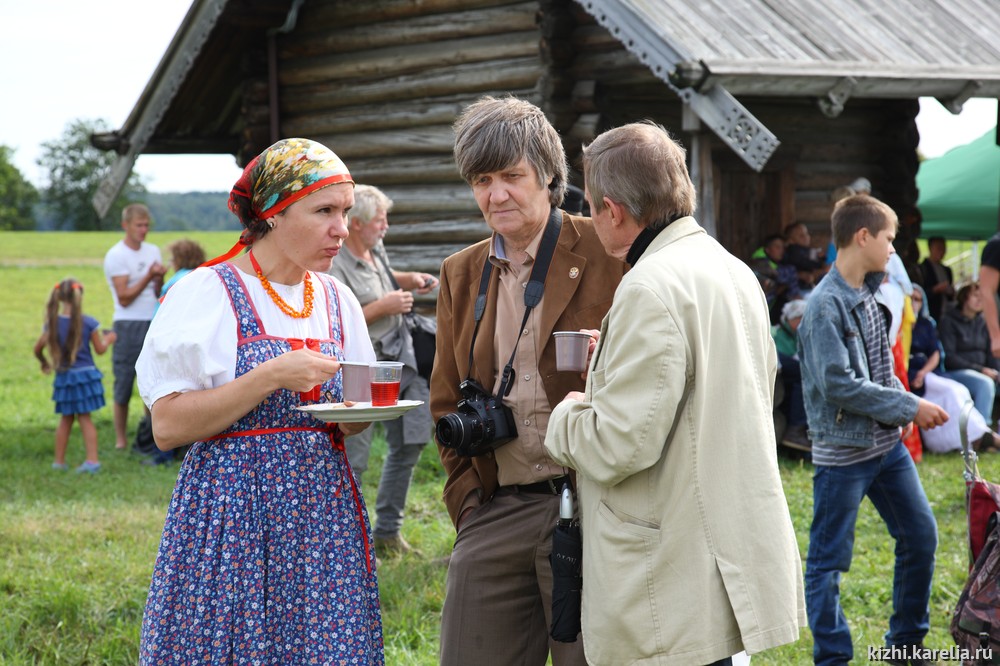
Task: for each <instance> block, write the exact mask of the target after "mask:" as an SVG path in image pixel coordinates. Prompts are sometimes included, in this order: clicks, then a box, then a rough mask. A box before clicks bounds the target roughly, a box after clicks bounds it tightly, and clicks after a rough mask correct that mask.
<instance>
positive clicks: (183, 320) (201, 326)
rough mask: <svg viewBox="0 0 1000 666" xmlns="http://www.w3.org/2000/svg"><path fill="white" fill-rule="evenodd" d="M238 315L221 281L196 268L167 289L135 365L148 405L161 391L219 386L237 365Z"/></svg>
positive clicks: (156, 398) (176, 391) (160, 395)
mask: <svg viewBox="0 0 1000 666" xmlns="http://www.w3.org/2000/svg"><path fill="white" fill-rule="evenodd" d="M236 342H237V329H236V317H235V315H234V314H233V309H232V307H231V306H230V302H229V296H228V294H227V292H226V289H225V286H224V285H223V284H222V281H221V280H220V279H219V277H218V276H217V275H216V274H215V272H214V271H212V270H210V269H208V268H199V269H197V270H195V271H192V272H191V273H190V274H189V275H187V276H186V277H185V278H184V279H183V280H180V281H178V282H177V283H176V284H175V285H174V286H173V287H172V288H171V289H170V295H169V297H168V298H166V299H165V300H164V301H163V303H162V304H161V305H160V308H159V310H157V312H156V316H155V317H153V321H152V323H151V324H150V327H149V333H147V334H146V341H145V343H144V344H143V347H142V352H141V353H140V354H139V359H138V360H137V361H136V365H135V370H136V377H137V380H138V385H139V395H140V396H141V397H142V401H143V402H144V403H146V405H147V406H149V407H152V405H153V403H154V402H156V401H157V400H158V399H160V398H162V397H163V396H165V395H170V394H171V393H183V392H186V391H197V390H202V389H208V388H215V387H217V386H221V385H222V384H225V383H226V382H228V381H232V379H233V377H234V376H235V368H236Z"/></svg>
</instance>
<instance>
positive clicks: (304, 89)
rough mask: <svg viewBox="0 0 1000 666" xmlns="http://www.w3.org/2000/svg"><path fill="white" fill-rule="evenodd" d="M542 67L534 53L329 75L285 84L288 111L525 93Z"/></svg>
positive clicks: (284, 100) (283, 96)
mask: <svg viewBox="0 0 1000 666" xmlns="http://www.w3.org/2000/svg"><path fill="white" fill-rule="evenodd" d="M541 73H542V67H541V63H539V62H538V58H537V57H534V56H530V57H524V58H503V59H499V60H496V61H493V62H477V63H469V64H465V65H457V66H455V67H435V68H431V69H428V70H427V71H424V72H419V73H416V74H401V75H399V76H392V77H388V78H385V79H380V80H373V81H353V80H352V81H328V82H323V83H316V84H312V85H308V86H295V87H291V86H290V87H287V88H285V89H283V90H282V94H281V99H282V103H281V109H282V113H283V114H284V113H289V114H292V115H296V114H300V113H304V112H308V111H317V110H327V109H333V108H337V107H344V106H356V105H362V104H373V103H376V102H385V101H396V102H405V101H407V100H413V99H421V98H428V97H439V96H444V95H455V94H461V93H476V92H483V93H485V92H487V91H504V90H506V91H511V92H516V93H518V94H519V96H521V95H524V94H527V91H528V90H529V89H531V88H533V87H534V86H535V84H536V83H537V82H538V77H539V76H541Z"/></svg>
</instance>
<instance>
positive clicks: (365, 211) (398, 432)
mask: <svg viewBox="0 0 1000 666" xmlns="http://www.w3.org/2000/svg"><path fill="white" fill-rule="evenodd" d="M391 209H392V200H391V199H389V197H387V196H386V195H385V194H384V193H383V192H382V191H380V190H378V189H377V188H375V187H372V186H370V185H358V186H357V187H356V188H355V190H354V207H353V208H352V209H351V211H350V214H349V216H350V220H349V224H348V228H349V230H350V235H349V236H348V237H347V238H346V239H345V240H344V245H343V247H342V249H341V251H340V253H339V254H338V255H337V256H336V257H335V258H334V261H333V266H332V267H331V268H330V273H331V274H332V275H334V276H335V277H337V278H339V279H340V280H341V281H342V282H344V283H345V284H346V285H347V286H348V287H350V288H351V291H353V292H354V294H355V295H356V296H357V297H358V301H359V302H360V303H361V307H362V310H363V311H364V313H365V322H366V323H367V324H368V335H369V337H370V338H371V341H372V346H373V347H374V348H375V354H376V356H378V359H379V360H380V361H401V362H402V363H403V378H402V381H401V382H400V389H399V398H400V399H401V400H422V401H423V402H424V404H423V405H421V406H419V407H417V408H415V409H411V410H410V411H408V412H406V414H404V415H403V416H401V417H399V418H398V419H394V420H392V421H386V422H384V424H383V425H384V426H385V438H386V442H387V444H388V452H387V454H386V459H385V463H384V464H383V466H382V478H381V480H380V481H379V486H378V495H377V496H376V499H375V516H376V518H375V527H374V535H373V536H374V538H373V541H374V545H375V552H376V553H377V554H378V555H379V556H380V557H386V556H388V555H390V554H405V553H407V552H409V551H411V550H412V548H411V547H410V544H408V543H407V542H406V540H405V539H404V538H403V536H402V534H400V528H401V527H402V524H403V512H404V509H405V506H406V494H407V492H408V490H409V488H410V479H411V478H412V476H413V468H414V467H415V466H416V464H417V461H418V460H419V459H420V452H421V451H422V450H423V447H424V445H425V444H426V443H427V441H428V440H429V439H430V436H431V425H432V424H431V415H430V410H429V407H428V405H427V402H428V396H429V390H428V386H427V380H426V379H424V378H423V377H421V376H420V375H419V374H417V370H416V368H417V364H416V358H415V357H414V354H413V341H412V339H411V338H410V333H409V329H408V328H407V325H406V321H405V315H406V314H407V313H409V312H410V311H412V309H413V294H412V293H410V291H407V290H414V291H416V292H417V293H418V294H425V293H427V292H429V291H430V290H432V289H434V288H435V287H436V286H437V283H438V281H437V278H435V277H434V276H433V275H429V274H427V273H416V272H399V271H393V270H392V269H391V267H390V266H389V260H388V258H387V257H386V255H385V249H384V248H383V247H382V238H383V236H385V233H386V230H387V229H388V228H389V221H388V213H389V211H390V210H391ZM371 440H372V429H371V428H368V429H366V430H364V431H363V432H362V433H360V434H358V435H355V436H353V437H348V438H347V439H346V440H345V442H344V445H345V447H346V449H347V458H348V460H349V461H350V463H351V468H352V469H353V470H354V474H355V476H357V478H358V479H359V480H360V479H361V476H362V475H363V474H364V472H365V470H367V469H368V456H369V452H370V449H371Z"/></svg>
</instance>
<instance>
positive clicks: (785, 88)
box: [92, 0, 1000, 208]
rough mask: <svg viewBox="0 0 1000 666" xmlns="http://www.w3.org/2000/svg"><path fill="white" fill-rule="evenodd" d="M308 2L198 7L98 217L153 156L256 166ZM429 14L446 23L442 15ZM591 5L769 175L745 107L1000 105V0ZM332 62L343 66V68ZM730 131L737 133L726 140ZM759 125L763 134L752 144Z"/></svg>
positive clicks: (127, 133)
mask: <svg viewBox="0 0 1000 666" xmlns="http://www.w3.org/2000/svg"><path fill="white" fill-rule="evenodd" d="M501 1H502V0H501ZM413 2H414V0H377V1H376V2H366V3H356V4H351V3H346V2H339V1H338V2H334V3H329V6H327V5H322V7H321V9H322V11H327V12H333V13H335V14H336V15H337V17H338V24H342V25H343V26H344V29H343V32H341V31H338V32H337V34H336V35H331V36H330V38H331V39H335V40H338V41H339V39H340V38H341V36H343V37H345V38H348V37H350V36H351V35H352V27H351V26H352V25H353V24H355V23H358V22H359V21H363V20H368V21H370V20H371V17H372V16H373V14H372V12H376V11H377V14H378V15H379V16H380V17H381V18H380V20H384V21H392V20H393V19H394V18H395V15H396V13H399V12H400V11H412V10H407V7H408V6H409V5H412V4H413ZM303 3H306V6H307V8H308V7H311V6H312V5H311V4H309V3H310V0H194V1H193V3H192V6H191V9H190V10H189V12H188V14H187V16H186V17H185V19H184V21H183V22H182V24H181V26H180V28H179V29H178V32H177V34H176V35H175V37H174V39H173V41H172V42H171V44H170V47H169V48H168V49H167V52H166V53H165V54H164V56H163V60H162V61H161V63H160V66H159V67H158V68H157V70H156V72H155V73H154V75H153V77H152V78H151V79H150V81H149V83H148V85H147V87H146V89H145V91H144V92H143V94H142V96H141V97H140V98H139V100H138V101H137V102H136V106H135V108H134V109H133V111H132V113H131V114H130V116H129V117H128V119H127V120H126V122H125V124H124V126H123V127H122V128H121V129H120V130H117V131H114V132H109V133H106V134H102V135H98V136H95V137H93V139H92V141H93V143H94V144H95V145H96V146H98V147H100V148H104V149H108V150H115V151H117V152H118V153H119V155H120V159H119V161H118V164H117V165H116V167H115V170H114V173H113V175H112V176H111V177H110V178H109V179H108V181H106V183H105V184H104V186H102V190H101V191H100V192H99V193H98V196H97V197H95V205H97V206H98V208H100V203H99V201H103V202H105V203H107V202H109V201H110V200H112V199H113V198H114V195H116V194H117V191H118V188H120V186H121V184H122V183H124V181H125V179H126V178H127V176H128V173H129V171H130V170H131V168H132V165H133V164H134V161H135V159H136V158H137V157H138V155H139V154H143V153H149V154H162V153H191V154H198V153H229V154H233V155H236V156H237V157H238V159H244V158H246V154H245V153H246V152H247V150H248V148H251V146H248V145H246V144H245V137H242V136H241V131H242V129H243V128H244V127H245V125H246V124H247V122H248V117H247V113H248V109H247V108H246V102H247V100H248V99H253V98H255V97H256V98H258V99H262V100H264V104H265V106H266V101H267V99H268V87H267V85H266V84H260V89H259V90H258V89H256V88H254V89H250V90H248V89H247V88H246V86H247V83H246V82H247V81H248V80H261V75H264V76H265V78H266V74H267V72H268V69H269V68H268V64H267V63H268V58H269V57H271V58H280V57H281V55H280V54H279V53H275V51H274V50H272V51H271V52H270V53H269V51H268V43H269V35H272V36H273V35H275V34H280V33H281V32H283V31H286V30H298V29H301V26H299V27H298V28H296V27H295V21H296V15H297V13H298V11H299V9H300V8H301V7H302V6H303ZM419 4H420V5H421V6H422V7H424V11H426V12H427V13H429V14H432V13H433V12H434V11H435V10H434V6H436V4H437V2H436V0H420V3H419ZM487 4H492V5H496V4H500V3H499V2H498V0H467V6H468V7H478V6H485V5H487ZM511 4H512V5H517V4H523V3H519V0H511ZM548 4H551V3H541V4H540V7H545V6H548ZM578 4H579V5H580V6H582V7H583V8H584V9H585V10H586V11H587V12H588V13H590V14H591V15H592V16H593V17H594V18H595V19H596V20H597V21H598V23H600V24H601V25H602V26H603V27H604V28H606V29H607V30H608V31H609V32H610V33H611V34H612V35H613V36H614V38H616V39H618V40H619V41H620V42H621V43H622V44H623V45H624V46H625V47H626V48H627V49H628V51H629V52H631V54H633V55H632V56H631V57H634V58H638V60H640V61H641V62H642V63H644V64H645V65H646V66H647V67H648V68H649V70H650V71H651V72H652V73H653V74H654V75H655V76H657V77H659V78H660V79H661V80H663V81H664V82H665V83H666V84H667V85H669V86H670V87H671V88H673V89H674V90H675V91H676V92H678V94H679V96H680V98H681V99H682V100H684V101H685V102H686V103H687V104H688V105H689V106H690V107H691V108H692V109H693V110H694V112H695V113H696V114H697V115H699V116H701V117H702V119H703V120H705V121H706V122H707V124H708V125H709V126H712V127H713V129H714V130H715V131H716V133H717V134H719V136H720V137H722V138H723V140H726V141H728V143H729V144H730V145H731V147H733V148H734V150H737V151H740V150H742V152H743V153H744V159H746V160H747V161H748V163H751V165H754V164H756V167H755V168H759V167H760V166H761V165H762V164H763V162H766V160H767V158H768V156H769V155H770V153H771V152H772V151H773V150H774V148H775V147H776V145H777V141H776V139H775V137H774V136H773V135H771V134H770V133H769V132H768V130H767V128H766V127H763V126H762V125H759V124H756V125H754V123H755V120H754V119H753V117H752V116H750V115H749V114H747V113H744V112H745V109H743V108H742V106H741V105H740V103H739V102H738V100H737V99H736V97H737V96H741V95H753V96H755V97H761V96H776V97H815V98H816V99H817V100H818V101H819V104H820V106H821V108H823V109H824V111H825V112H827V113H828V114H829V115H836V114H837V113H839V110H840V109H842V108H843V105H844V104H845V103H848V100H849V99H850V98H851V97H873V98H874V97H877V98H887V97H901V98H911V99H912V98H916V97H919V96H935V97H938V98H939V99H941V100H942V102H944V103H945V104H951V108H952V109H953V110H955V111H957V110H958V109H960V107H961V103H962V102H964V100H965V99H967V98H968V97H971V96H976V97H1000V64H998V63H1000V43H998V41H997V39H996V36H997V35H1000V2H997V1H996V0H893V1H892V2H878V1H876V0H698V1H697V2H695V1H693V0H578ZM525 11H528V10H525ZM355 15H357V16H355ZM429 18H432V17H429ZM366 34H367V33H366ZM434 41H435V40H431V43H429V44H428V48H432V46H433V43H434ZM447 44H448V42H447V41H445V42H441V44H440V46H441V48H447ZM359 48H365V46H364V45H360V46H359ZM369 48H370V45H369ZM581 55H585V54H581ZM341 60H342V62H340V63H339V64H340V65H341V66H349V65H350V62H351V58H350V54H344V56H342V57H341ZM324 62H326V63H327V64H328V65H329V64H330V63H329V59H327V60H326V61H324ZM633 62H634V60H633ZM376 77H377V76H376ZM358 85H361V83H360V82H359V84H358ZM272 115H276V114H272ZM720 118H721V119H724V120H726V121H727V122H729V125H728V126H725V127H723V126H722V125H721V122H722V121H721V120H719V119H720ZM747 118H749V120H750V121H751V122H750V130H751V131H746V128H747ZM256 120H260V119H256ZM712 120H717V121H718V122H714V123H713V122H712ZM747 137H752V139H751V140H750V141H747ZM252 148H255V149H257V150H259V146H252Z"/></svg>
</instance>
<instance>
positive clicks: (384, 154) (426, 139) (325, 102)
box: [244, 0, 571, 300]
mask: <svg viewBox="0 0 1000 666" xmlns="http://www.w3.org/2000/svg"><path fill="white" fill-rule="evenodd" d="M546 4H550V3H545V2H542V3H540V2H539V1H538V0H532V1H529V2H525V1H523V0H521V1H516V0H515V1H512V0H420V1H419V2H414V1H412V0H378V1H375V2H361V3H353V4H351V3H345V2H343V1H342V0H310V1H308V2H306V3H304V4H303V6H302V9H301V12H300V14H299V17H298V21H297V24H296V27H295V29H294V30H293V31H292V32H291V33H289V34H288V35H283V36H280V37H279V41H278V48H277V54H278V63H279V64H278V71H277V78H278V89H279V95H280V97H279V109H280V127H281V134H282V135H283V136H306V137H309V138H312V139H315V140H317V141H320V142H322V143H324V144H326V145H328V146H329V147H330V148H332V149H333V150H334V151H335V152H336V153H337V154H338V155H339V156H340V157H341V158H343V159H344V161H345V162H346V163H347V165H348V167H349V168H350V170H351V173H352V175H353V176H354V178H355V180H356V181H357V182H359V183H367V184H371V185H375V186H377V187H379V188H380V189H382V190H383V191H384V192H385V193H386V194H387V195H388V196H389V197H390V198H391V199H392V200H393V201H394V204H395V205H394V207H393V210H392V212H391V214H390V216H389V220H390V224H391V226H390V229H389V234H388V235H387V236H386V240H385V243H386V248H387V250H388V252H389V254H390V257H391V258H392V262H393V266H394V267H395V268H398V269H399V270H421V271H426V272H429V273H433V274H437V273H438V271H439V269H440V264H441V261H442V260H443V259H444V258H445V257H447V256H448V255H450V254H452V253H453V252H455V251H457V250H459V249H461V248H463V247H466V246H467V245H469V244H471V243H473V242H476V241H478V240H481V239H483V238H486V237H487V236H488V235H489V229H488V228H487V226H486V224H485V222H483V219H482V215H481V213H480V212H479V209H478V207H477V205H476V202H475V199H474V198H473V196H472V192H471V189H470V188H469V186H468V184H466V183H465V182H464V181H463V180H462V179H461V178H460V176H459V175H458V172H457V170H456V168H455V163H454V159H453V157H452V148H453V143H454V134H453V132H452V129H451V126H452V123H453V122H454V120H455V118H456V117H457V116H458V114H459V113H461V111H462V109H463V108H465V107H466V106H467V105H469V104H470V103H472V102H474V101H475V100H477V99H478V98H480V97H481V96H483V95H486V94H491V95H496V96H499V95H506V94H515V95H517V96H518V97H522V98H526V99H529V100H531V101H532V102H534V103H536V104H539V106H543V108H544V104H543V102H544V97H543V94H542V93H543V91H545V90H559V89H561V88H565V87H567V86H569V87H570V88H571V84H569V83H568V82H567V81H565V80H556V81H553V80H552V79H553V78H558V77H551V76H549V75H548V74H547V71H548V70H549V69H550V68H551V67H552V64H551V58H549V57H548V56H546V55H545V52H546V50H547V49H546V46H545V35H546V30H548V31H550V32H551V31H552V30H553V28H552V27H551V24H552V19H551V18H549V19H548V20H547V21H546V22H544V23H545V24H544V25H543V22H541V21H540V20H539V17H540V15H541V14H542V9H541V7H542V6H543V5H546ZM560 4H563V5H568V4H569V0H562V1H561V3H560ZM251 90H253V91H255V92H256V93H257V94H256V96H254V97H253V99H251V98H250V95H249V94H248V95H245V97H244V104H245V106H246V107H247V108H246V109H245V111H244V117H245V118H246V119H247V121H248V122H247V127H246V129H245V130H244V135H245V137H247V139H248V142H253V141H255V140H259V138H260V137H262V136H263V135H264V133H265V132H266V129H267V123H268V122H269V115H268V114H267V113H266V108H264V107H263V106H262V105H263V104H264V103H266V99H264V100H262V98H261V96H260V94H259V85H258V86H254V87H253V88H252V89H251ZM254 107H256V112H255V111H254V110H253V108H254ZM261 111H263V113H261ZM260 145H261V149H262V148H263V147H266V145H268V144H267V141H266V140H265V141H261V142H260ZM430 298H431V299H433V295H431V296H430ZM425 300H427V299H425Z"/></svg>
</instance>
